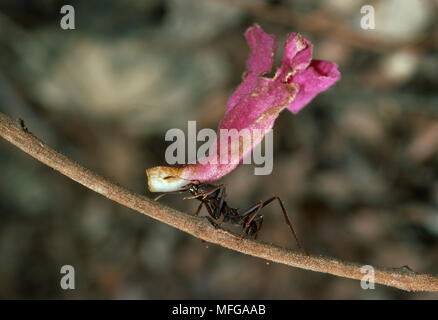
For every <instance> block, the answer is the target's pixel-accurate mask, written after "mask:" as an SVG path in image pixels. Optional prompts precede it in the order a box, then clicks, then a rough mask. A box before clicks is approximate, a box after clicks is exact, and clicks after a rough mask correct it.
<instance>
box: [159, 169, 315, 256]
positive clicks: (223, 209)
mask: <svg viewBox="0 0 438 320" xmlns="http://www.w3.org/2000/svg"><path fill="white" fill-rule="evenodd" d="M171 178H174V177H173V176H168V177H166V178H164V179H171ZM182 192H189V193H190V195H189V196H185V197H184V198H183V199H184V200H187V199H196V200H198V201H200V204H199V206H198V208H197V210H196V212H195V216H198V214H199V212H200V211H201V209H202V207H203V206H205V208H206V209H207V211H208V214H209V216H207V219H208V220H209V221H210V223H211V224H212V225H213V226H215V227H219V224H222V223H227V222H231V223H232V224H233V225H236V226H239V227H241V228H242V233H241V239H243V237H245V235H247V236H254V238H255V239H257V236H258V233H259V231H260V229H261V227H262V224H263V217H264V214H263V213H261V212H260V211H261V209H263V208H264V207H266V206H267V205H268V204H270V203H272V202H273V201H275V200H278V203H279V204H280V207H281V210H282V211H283V216H284V219H285V221H286V224H287V225H288V227H289V229H290V230H291V232H292V235H293V237H294V239H295V241H296V243H297V245H298V247H299V248H300V250H302V251H303V252H304V253H306V254H307V252H306V251H305V250H304V249H303V247H302V246H301V244H300V241H299V240H298V237H297V235H296V233H295V230H294V228H293V227H292V223H291V222H290V220H289V217H288V215H287V212H286V209H285V207H284V205H283V202H282V201H281V199H280V198H279V197H277V196H273V197H271V198H269V199H267V200H265V201H260V202H259V203H256V204H254V205H252V206H250V207H249V208H247V209H246V210H243V211H242V212H239V211H238V209H235V208H231V207H230V206H228V204H227V202H226V200H225V197H226V191H225V185H223V184H221V185H215V184H210V183H201V182H199V181H197V180H194V181H190V183H188V184H187V185H186V186H185V187H183V188H182V189H181V190H179V191H172V192H165V193H162V194H161V195H159V196H158V197H156V198H155V200H158V199H160V198H161V197H162V196H164V195H166V194H172V193H182ZM221 218H222V220H221V221H220V219H221Z"/></svg>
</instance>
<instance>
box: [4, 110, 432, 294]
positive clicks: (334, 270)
mask: <svg viewBox="0 0 438 320" xmlns="http://www.w3.org/2000/svg"><path fill="white" fill-rule="evenodd" d="M0 135H1V136H2V137H3V138H4V139H6V140H7V141H9V142H10V143H12V144H13V145H15V146H16V147H18V148H19V149H21V150H23V151H24V152H26V153H28V154H29V155H31V156H32V157H34V158H35V159H37V160H39V161H41V162H42V163H44V164H46V165H48V166H49V167H51V168H53V169H55V170H57V171H59V172H60V173H62V174H64V175H65V176H67V177H69V178H70V179H72V180H74V181H76V182H79V183H80V184H82V185H84V186H85V187H87V188H89V189H91V190H93V191H95V192H97V193H100V194H101V195H103V196H105V197H107V198H109V199H111V200H113V201H116V202H118V203H120V204H121V205H123V206H125V207H128V208H131V209H133V210H135V211H138V212H140V213H142V214H144V215H147V216H149V217H151V218H154V219H156V220H158V221H161V222H164V223H166V224H168V225H170V226H172V227H175V228H177V229H179V230H182V231H184V232H187V233H188V234H191V235H192V236H194V237H196V238H199V239H202V240H204V241H207V242H211V243H215V244H218V245H221V246H223V247H226V248H229V249H232V250H235V251H238V252H242V253H245V254H248V255H251V256H254V257H258V258H262V259H265V260H268V261H272V262H277V263H282V264H286V265H289V266H292V267H297V268H301V269H306V270H312V271H317V272H324V273H329V274H332V275H336V276H340V277H344V278H351V279H357V280H360V279H362V277H363V276H364V274H363V273H361V267H362V265H360V264H357V263H350V262H345V261H341V260H338V259H334V258H329V257H323V256H306V255H305V254H302V253H300V252H298V251H293V250H288V249H284V248H281V247H278V246H275V245H272V244H267V243H263V242H260V241H255V240H250V239H243V240H242V241H241V240H240V237H238V236H236V235H233V234H232V233H230V232H228V231H226V230H223V229H220V228H218V229H216V228H214V227H213V226H212V225H211V224H210V223H209V222H208V221H207V220H206V219H203V218H200V217H195V216H192V215H189V214H186V213H182V212H179V211H176V210H174V209H172V208H169V207H166V206H164V205H161V204H159V203H157V202H155V201H153V200H151V199H149V198H147V197H145V196H143V195H139V194H137V193H134V192H132V191H130V190H128V189H126V188H124V187H122V186H120V185H118V184H117V183H114V182H111V181H110V180H108V179H106V178H104V177H102V176H100V175H98V174H97V173H95V172H93V171H91V170H89V169H87V168H85V167H83V166H81V165H80V164H78V163H76V162H75V161H73V160H70V159H69V158H67V157H66V156H64V155H62V154H60V153H58V152H56V151H55V150H53V149H52V148H50V147H49V146H48V145H46V144H45V143H44V142H42V141H41V140H39V139H38V138H37V137H35V136H34V135H33V134H32V133H30V132H29V131H28V130H27V129H26V127H25V126H24V123H23V121H22V120H13V119H11V118H9V117H7V116H5V115H4V114H2V113H0ZM374 272H375V274H374V276H375V283H380V284H384V285H387V286H390V287H395V288H399V289H402V290H407V291H438V278H436V277H433V276H431V275H427V274H417V273H415V272H413V271H412V270H410V269H409V268H381V267H374Z"/></svg>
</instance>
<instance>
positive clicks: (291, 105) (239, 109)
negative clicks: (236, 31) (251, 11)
mask: <svg viewBox="0 0 438 320" xmlns="http://www.w3.org/2000/svg"><path fill="white" fill-rule="evenodd" d="M245 37H246V39H247V42H248V44H249V46H250V48H251V53H250V56H249V58H248V60H247V62H246V67H247V71H246V73H245V77H244V80H243V82H242V83H241V84H240V86H239V87H238V88H237V89H236V91H235V92H234V93H233V95H232V96H231V97H230V99H229V100H228V104H227V108H226V112H225V117H224V119H223V120H222V121H221V123H220V125H219V128H218V129H219V130H218V140H217V142H216V145H215V146H214V149H213V150H217V151H218V152H217V154H216V155H211V156H210V157H207V158H205V159H200V161H199V162H198V163H196V164H191V165H186V166H181V167H154V168H151V169H148V170H147V175H148V179H149V182H148V185H149V190H150V191H152V192H158V191H161V192H166V191H175V190H179V189H181V188H182V187H183V186H185V185H187V184H188V183H190V182H191V181H199V182H209V181H215V180H218V179H220V178H222V177H223V176H225V175H226V174H228V173H229V172H231V171H232V170H234V169H235V168H236V167H238V166H239V164H240V163H241V162H242V160H243V158H244V157H245V156H246V155H248V154H249V153H250V152H251V151H252V150H253V149H254V147H256V146H257V145H258V144H259V143H260V142H261V141H262V140H263V137H264V136H265V134H266V133H267V132H268V131H269V130H271V129H272V127H273V125H274V122H275V119H276V118H277V117H278V115H279V114H280V112H281V111H283V109H285V108H288V109H289V110H290V111H291V112H293V113H297V112H298V111H300V110H301V109H302V108H303V107H304V106H305V105H306V104H307V103H309V102H310V101H311V100H312V99H313V98H314V97H315V96H316V95H317V94H318V93H319V92H322V91H324V90H327V89H328V88H329V87H330V86H331V85H333V84H334V83H335V82H336V81H338V80H339V78H340V74H339V71H338V70H337V65H336V64H334V63H330V62H327V61H317V60H313V61H312V44H311V43H310V41H309V40H307V39H305V38H302V37H301V36H300V35H299V34H297V33H291V34H290V35H289V36H288V39H287V41H286V46H285V53H284V57H283V61H282V63H281V66H280V68H279V69H278V70H277V73H276V75H275V77H274V78H272V79H271V78H266V77H263V74H264V73H267V72H269V71H270V70H271V67H272V63H273V60H274V54H275V51H276V43H275V39H274V37H273V36H271V35H268V34H266V33H265V32H264V31H263V30H262V28H260V26H258V25H254V26H253V27H251V28H248V30H247V31H246V33H245ZM222 129H228V130H231V129H235V130H237V131H238V132H240V133H244V134H242V135H241V136H238V135H237V136H232V137H229V138H228V139H227V140H228V141H227V142H228V148H221V145H220V131H221V130H222ZM245 138H248V141H249V143H248V144H245V143H243V141H244V140H245ZM233 142H234V143H236V145H238V146H239V147H238V148H236V149H235V150H234V151H232V150H231V149H232V148H230V145H231V144H232V143H233ZM223 158H225V159H227V160H228V162H227V163H221V159H223ZM207 160H209V161H207ZM232 160H237V161H232Z"/></svg>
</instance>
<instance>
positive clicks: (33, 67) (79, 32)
mask: <svg viewBox="0 0 438 320" xmlns="http://www.w3.org/2000/svg"><path fill="white" fill-rule="evenodd" d="M64 4H66V3H65V1H58V0H40V1H37V0H31V1H24V0H1V1H0V112H3V113H5V114H7V115H9V116H11V117H16V118H18V117H20V118H22V119H24V120H25V123H26V126H27V127H28V129H29V130H30V131H31V132H33V133H34V134H35V135H37V136H38V137H40V138H41V139H42V140H44V141H45V142H47V143H48V144H49V145H51V146H52V147H54V148H55V149H57V150H58V151H61V152H62V153H64V154H66V155H67V156H68V157H70V158H72V159H75V160H76V161H78V162H80V163H81V164H83V165H85V166H86V167H89V168H91V169H94V170H96V171H97V172H99V173H100V174H102V175H104V176H107V177H110V178H111V179H113V180H115V181H118V182H119V183H120V184H122V185H124V186H126V187H128V188H130V189H133V190H135V191H136V192H139V193H142V194H146V195H149V196H153V195H152V194H150V193H149V192H148V191H147V190H146V175H145V169H146V168H149V167H152V166H156V165H164V164H165V159H164V152H165V149H166V147H167V146H168V145H169V143H168V142H165V140H164V135H165V133H166V131H167V130H168V129H171V128H180V129H182V130H184V131H186V130H187V121H188V120H196V121H197V126H198V130H199V129H201V128H213V129H216V127H217V125H218V123H219V121H220V119H221V118H222V116H223V114H224V111H225V105H226V102H227V99H228V97H229V96H230V95H231V93H232V92H233V90H234V89H235V88H236V86H237V85H238V84H239V83H240V81H241V75H242V73H243V71H244V66H245V61H246V58H247V56H248V53H249V50H248V47H247V44H246V41H245V39H244V36H243V34H244V32H245V30H246V29H247V28H248V27H249V26H251V25H252V24H253V23H258V24H260V25H261V26H262V27H263V28H264V30H265V31H266V32H268V33H270V34H274V35H275V36H276V38H277V40H278V53H277V64H278V62H279V61H281V57H282V55H283V45H284V40H285V39H286V36H287V34H288V33H290V32H292V31H297V32H300V33H301V34H302V35H304V36H305V37H307V38H309V39H310V40H311V41H312V42H313V44H314V58H316V59H324V60H329V61H332V62H335V63H337V64H338V65H339V67H340V71H341V75H342V78H341V81H339V82H338V83H337V84H336V85H335V86H334V87H332V88H331V89H330V90H328V91H327V92H324V93H322V94H320V95H319V96H318V97H317V98H315V99H314V100H313V101H312V102H311V103H310V105H309V106H308V107H307V108H305V109H304V110H302V111H301V112H300V113H299V114H298V115H295V116H294V115H292V114H291V113H288V112H287V111H285V112H283V113H282V114H281V115H280V117H279V118H278V119H277V121H276V125H275V129H274V169H273V173H272V174H271V175H268V176H255V175H254V174H253V169H254V168H253V167H252V166H250V165H244V166H241V167H240V168H239V169H237V170H235V171H234V172H232V173H230V174H229V175H228V176H226V177H225V178H224V179H222V180H221V183H225V184H227V187H228V189H227V190H228V199H229V204H230V205H231V206H233V207H238V208H242V209H243V208H246V207H248V206H249V205H251V204H253V203H254V202H257V201H259V200H263V199H267V198H268V197H270V196H272V195H279V196H280V197H281V198H283V200H284V202H285V204H286V207H287V209H288V211H289V215H290V216H291V218H292V220H293V223H294V226H295V228H296V230H297V233H298V235H299V237H300V239H301V241H302V243H303V244H304V246H305V248H306V249H307V250H308V251H309V252H310V253H312V254H323V255H328V256H333V257H336V258H340V259H344V260H348V261H355V262H359V263H363V264H371V265H379V266H386V267H401V266H404V265H408V266H409V267H410V268H411V269H413V270H415V271H417V272H422V273H432V274H435V275H438V241H437V240H438V179H437V178H438V93H437V88H438V50H437V49H438V30H437V19H436V17H437V9H438V1H436V0H415V1H414V0H403V1H401V0H385V1H360V0H357V1H347V0H343V1H341V0H328V1H313V0H296V1H293V0H278V1H253V0H251V1H218V0H167V1H159V0H148V1H143V0H136V1H122V0H111V1H93V2H90V1H85V0H83V1H70V2H69V3H68V4H70V5H72V6H73V7H74V9H75V30H63V29H61V27H60V20H61V18H62V16H63V14H61V13H60V8H61V7H62V5H64ZM365 4H371V5H373V6H374V8H375V18H376V22H375V23H376V25H375V26H376V29H375V30H362V29H361V28H360V18H361V17H362V15H361V13H360V9H361V6H362V5H365ZM160 201H161V202H163V203H166V204H168V205H169V206H172V207H174V208H177V209H179V210H182V211H185V212H188V213H193V212H194V211H195V209H196V206H197V204H196V201H182V197H181V196H167V197H164V198H163V199H162V200H160ZM265 213H266V215H265V221H264V226H263V229H262V230H261V232H260V238H261V239H262V240H264V241H267V242H272V243H275V244H278V245H282V246H286V247H290V248H296V245H295V243H294V242H293V239H292V237H291V235H290V233H289V230H288V228H287V226H286V225H285V223H284V221H283V217H282V215H281V211H280V208H279V207H278V206H277V205H276V204H273V205H271V206H269V207H267V208H266V209H265ZM68 264H69V265H72V266H73V267H74V268H75V271H76V289H75V290H66V291H64V290H62V289H61V288H60V286H59V281H60V278H61V274H60V269H61V266H63V265H68ZM0 298H37V299H40V298H61V299H78V298H98V299H128V298H129V299H200V298H201V299H214V298H216V299H235V298H239V299H259V298H261V299H347V298H348V299H390V298H396V299H419V298H426V299H437V298H438V294H436V293H435V294H432V293H407V292H402V291H399V290H397V289H392V288H387V287H383V286H380V285H376V288H375V290H362V289H361V287H360V283H359V282H358V281H353V280H348V279H342V278H338V277H334V276H329V275H325V274H320V273H314V272H310V271H303V270H299V269H294V268H290V267H286V266H282V265H277V264H267V263H266V261H263V260H260V259H256V258H252V257H249V256H245V255H242V254H239V253H236V252H233V251H230V250H227V249H224V248H221V247H217V246H215V245H208V246H207V245H206V244H205V243H203V242H201V241H200V240H198V239H195V238H193V237H191V236H188V235H186V234H185V233H183V232H181V231H178V230H176V229H173V228H171V227H168V226H166V225H164V224H162V223H159V222H156V221H154V220H152V219H150V218H148V217H145V216H143V215H141V214H139V213H136V212H133V211H131V210H128V209H126V208H124V207H122V206H120V205H118V204H116V203H114V202H112V201H109V200H107V199H105V198H104V197H102V196H100V195H98V194H96V193H94V192H92V191H90V190H87V189H86V188H84V187H82V186H81V185H79V184H77V183H75V182H73V181H71V180H69V179H68V178H66V177H64V176H62V175H61V174H59V173H57V172H55V171H53V170H52V169H50V168H48V167H46V166H44V165H43V164H41V163H39V162H37V161H36V160H34V159H32V158H31V157H30V156H28V155H26V154H24V153H23V152H21V151H20V150H18V149H16V148H15V147H13V146H12V145H10V144H9V143H7V142H6V141H0Z"/></svg>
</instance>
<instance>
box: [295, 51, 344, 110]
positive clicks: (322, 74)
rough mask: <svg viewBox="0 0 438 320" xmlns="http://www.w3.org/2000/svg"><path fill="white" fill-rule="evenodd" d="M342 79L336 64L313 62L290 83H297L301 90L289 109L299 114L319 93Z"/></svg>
mask: <svg viewBox="0 0 438 320" xmlns="http://www.w3.org/2000/svg"><path fill="white" fill-rule="evenodd" d="M340 77H341V74H340V73H339V71H338V66H337V65H336V64H334V63H331V62H328V61H321V60H313V61H312V62H311V63H310V65H309V67H308V68H307V69H305V70H302V71H298V72H297V73H296V74H295V75H294V76H292V78H291V79H289V82H293V83H296V84H298V85H299V86H300V90H299V91H298V94H297V96H296V98H295V99H294V100H293V101H292V102H291V103H290V104H289V106H288V107H287V108H288V109H289V110H290V111H291V112H293V113H297V112H298V111H300V110H301V109H302V108H304V107H305V106H306V105H307V104H308V103H309V102H310V101H311V100H312V99H313V98H314V97H315V96H316V95H317V94H318V93H320V92H322V91H325V90H327V89H328V88H330V87H331V86H332V85H333V84H334V83H335V82H337V81H338V80H339V79H340Z"/></svg>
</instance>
